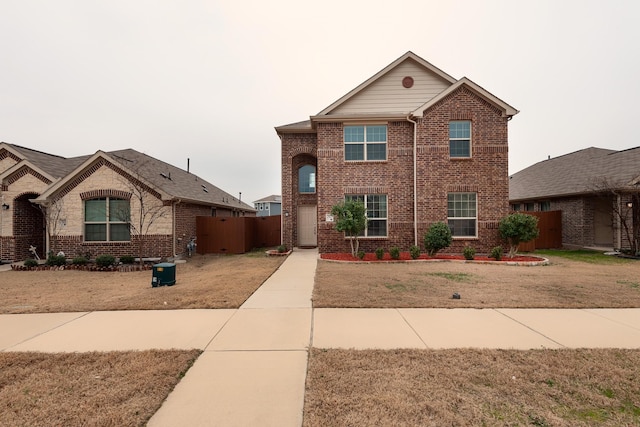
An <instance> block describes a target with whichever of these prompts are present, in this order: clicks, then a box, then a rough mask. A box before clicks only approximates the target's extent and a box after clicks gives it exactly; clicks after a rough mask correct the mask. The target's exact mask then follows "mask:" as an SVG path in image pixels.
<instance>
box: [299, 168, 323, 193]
mask: <svg viewBox="0 0 640 427" xmlns="http://www.w3.org/2000/svg"><path fill="white" fill-rule="evenodd" d="M305 166H312V167H313V187H311V177H309V188H313V191H300V170H302V168H303V167H305ZM317 173H318V167H317V166H315V165H311V164H306V165H302V166H300V167H299V168H298V194H316V193H317V191H318V190H317V188H316V182H317V181H316V174H317ZM309 175H311V174H309Z"/></svg>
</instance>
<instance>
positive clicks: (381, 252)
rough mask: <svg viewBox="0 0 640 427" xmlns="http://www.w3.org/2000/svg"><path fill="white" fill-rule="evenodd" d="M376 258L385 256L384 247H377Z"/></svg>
mask: <svg viewBox="0 0 640 427" xmlns="http://www.w3.org/2000/svg"><path fill="white" fill-rule="evenodd" d="M376 258H377V259H382V258H384V249H382V248H378V249H376Z"/></svg>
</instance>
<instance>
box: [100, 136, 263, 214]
mask: <svg viewBox="0 0 640 427" xmlns="http://www.w3.org/2000/svg"><path fill="white" fill-rule="evenodd" d="M106 154H107V155H109V156H111V157H113V158H114V159H115V160H116V161H119V162H120V163H122V164H123V165H124V166H126V167H127V168H129V169H130V170H133V171H136V172H139V173H140V176H141V177H144V179H145V180H147V181H148V182H150V183H152V184H153V185H154V186H156V187H157V188H158V189H161V190H162V191H164V192H165V193H167V194H169V195H171V196H173V197H174V198H177V199H183V200H189V201H195V202H200V203H204V204H210V205H217V206H226V207H232V208H233V207H235V208H240V209H244V210H255V209H254V208H253V206H250V205H248V204H246V203H245V202H241V201H240V200H239V198H238V197H236V196H233V195H231V194H229V193H227V192H225V191H223V190H221V189H220V188H218V187H216V186H215V185H213V184H211V183H210V182H207V181H205V180H203V179H202V178H200V177H198V176H197V175H194V174H192V173H190V172H187V171H185V170H183V169H180V168H178V167H176V166H173V165H170V164H168V163H165V162H163V161H161V160H158V159H156V158H154V157H151V156H149V155H147V154H143V153H140V152H138V151H136V150H132V149H125V150H118V151H110V152H108V153H106Z"/></svg>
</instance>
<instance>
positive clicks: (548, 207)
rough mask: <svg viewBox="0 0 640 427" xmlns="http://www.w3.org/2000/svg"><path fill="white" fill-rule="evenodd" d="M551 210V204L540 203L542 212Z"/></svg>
mask: <svg viewBox="0 0 640 427" xmlns="http://www.w3.org/2000/svg"><path fill="white" fill-rule="evenodd" d="M550 210H551V202H549V201H547V202H540V211H542V212H547V211H550Z"/></svg>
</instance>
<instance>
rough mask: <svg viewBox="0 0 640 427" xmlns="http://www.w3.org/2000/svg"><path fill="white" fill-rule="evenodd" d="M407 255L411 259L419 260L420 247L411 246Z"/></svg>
mask: <svg viewBox="0 0 640 427" xmlns="http://www.w3.org/2000/svg"><path fill="white" fill-rule="evenodd" d="M409 255H411V259H418V258H420V247H419V246H416V245H413V246H411V247H410V248H409Z"/></svg>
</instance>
